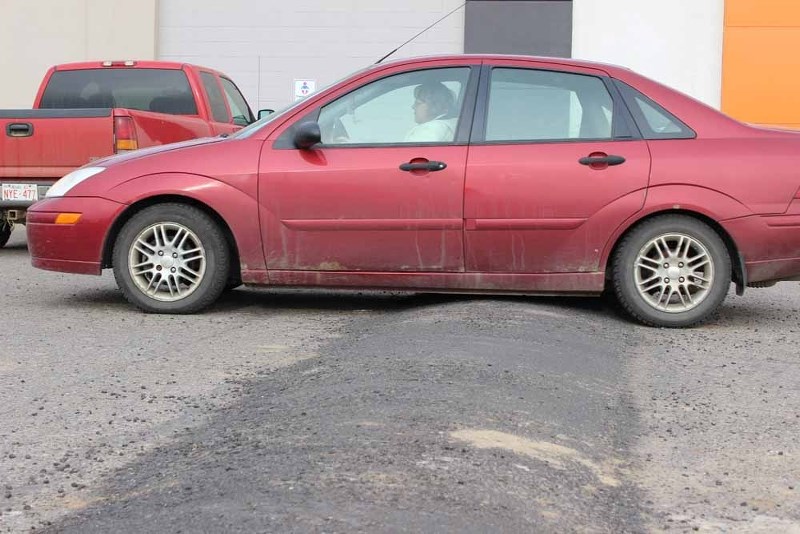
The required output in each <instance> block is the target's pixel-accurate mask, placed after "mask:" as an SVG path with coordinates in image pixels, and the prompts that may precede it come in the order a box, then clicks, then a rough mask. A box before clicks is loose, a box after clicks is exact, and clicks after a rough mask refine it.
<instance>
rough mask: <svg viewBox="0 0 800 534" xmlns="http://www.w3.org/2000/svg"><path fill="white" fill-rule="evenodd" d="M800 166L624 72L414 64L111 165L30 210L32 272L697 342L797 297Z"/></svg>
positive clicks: (157, 289) (550, 65)
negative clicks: (589, 304) (792, 287)
mask: <svg viewBox="0 0 800 534" xmlns="http://www.w3.org/2000/svg"><path fill="white" fill-rule="evenodd" d="M425 95H428V96H425ZM425 98H428V100H427V101H426V100H425ZM422 107H424V108H425V110H427V112H428V116H427V117H426V116H425V113H423V112H420V111H419V110H418V108H422ZM423 111H424V110H423ZM428 119H429V120H428ZM433 136H440V137H439V138H434V137H433ZM798 149H800V135H798V134H797V133H794V132H789V131H777V130H767V129H761V128H756V127H752V126H748V125H745V124H742V123H740V122H737V121H735V120H733V119H731V118H729V117H727V116H725V115H723V114H721V113H719V112H718V111H716V110H714V109H712V108H710V107H708V106H706V105H704V104H702V103H700V102H698V101H696V100H694V99H692V98H690V97H687V96H686V95H683V94H681V93H679V92H677V91H674V90H672V89H670V88H668V87H665V86H663V85H660V84H658V83H656V82H654V81H652V80H649V79H647V78H645V77H642V76H640V75H638V74H636V73H634V72H632V71H630V70H627V69H624V68H619V67H614V66H610V65H603V64H596V63H589V62H580V61H572V60H563V59H550V58H536V57H518V56H477V55H476V56H470V55H463V56H450V57H434V58H417V59H411V60H402V61H397V62H393V63H389V64H385V65H376V66H374V67H372V68H369V69H366V70H364V71H360V72H358V73H356V74H354V75H353V76H351V77H350V78H348V79H346V80H344V81H342V82H339V83H337V84H335V85H333V86H331V87H329V88H327V89H325V90H323V91H321V92H319V93H317V94H315V95H312V96H311V97H309V98H307V99H305V100H303V101H301V102H298V103H295V104H294V105H292V106H290V107H289V108H288V109H286V110H284V111H282V112H279V113H276V114H274V115H272V116H270V117H268V118H266V119H264V120H261V121H259V122H257V123H255V124H253V125H251V126H250V127H248V128H246V129H244V130H242V131H241V132H239V133H237V134H234V135H232V136H230V137H228V138H224V139H223V138H214V139H205V140H199V141H193V142H188V143H184V144H180V145H168V146H165V147H160V148H156V149H151V150H145V151H139V152H135V153H131V154H128V155H124V156H118V157H114V158H110V159H107V160H104V161H99V162H95V163H93V164H92V167H91V168H89V169H88V170H87V169H81V170H79V171H76V172H78V173H81V172H82V173H84V174H89V175H91V176H89V177H85V176H83V175H81V176H77V177H75V176H72V177H70V176H68V177H66V178H64V180H63V181H62V184H61V185H62V187H59V186H58V184H57V186H56V187H54V189H53V190H52V191H51V193H50V194H49V196H48V198H46V199H45V200H43V201H41V202H39V203H37V204H36V205H35V206H34V207H33V208H32V209H31V211H30V212H29V219H28V223H29V229H28V232H29V238H28V239H29V243H30V251H31V255H32V262H33V265H34V266H36V267H39V268H43V269H51V270H57V271H64V272H74V273H84V274H99V273H100V272H101V270H102V269H104V268H112V267H113V268H114V272H115V276H116V278H117V282H118V284H119V285H120V288H121V289H122V291H123V293H124V294H125V296H126V297H127V298H128V300H130V301H131V302H132V303H133V304H135V305H137V306H139V307H140V308H142V309H144V310H146V311H150V312H159V313H190V312H195V311H198V310H200V309H202V308H204V307H206V306H208V305H210V304H211V303H212V302H214V300H215V299H216V298H217V297H218V296H219V295H220V294H221V292H222V291H224V290H225V288H226V287H228V288H229V287H233V286H235V285H237V284H238V283H240V282H243V283H245V284H248V285H268V286H295V287H327V288H392V289H404V290H412V291H431V292H478V293H480V292H486V293H516V294H580V295H596V294H600V293H602V292H603V291H604V290H607V289H608V290H609V291H610V292H611V293H613V294H615V295H616V296H617V298H618V299H619V300H620V302H621V304H622V307H623V308H624V309H625V310H626V311H627V312H628V313H629V314H630V315H631V316H632V317H633V318H635V319H637V320H639V321H641V322H643V323H645V324H651V325H659V326H689V325H692V324H696V323H698V322H701V321H703V320H706V319H707V318H708V317H709V316H710V315H711V314H712V313H713V312H714V311H715V310H716V309H717V308H718V307H719V306H720V304H721V302H722V301H723V299H724V298H725V295H726V294H727V292H728V289H729V287H730V284H731V282H733V283H735V284H736V285H737V287H738V289H739V292H741V291H743V290H744V287H746V286H748V285H750V286H764V285H769V284H772V283H774V282H775V281H779V280H789V279H792V278H794V277H797V276H798V275H800V193H798V189H799V188H800V177H799V176H798V174H797V172H796V169H795V166H794V162H795V160H796V158H797V154H798V152H799V151H798Z"/></svg>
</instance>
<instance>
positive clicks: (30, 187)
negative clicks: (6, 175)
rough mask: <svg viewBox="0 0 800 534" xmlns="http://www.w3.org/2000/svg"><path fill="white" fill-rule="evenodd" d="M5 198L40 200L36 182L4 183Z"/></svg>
mask: <svg viewBox="0 0 800 534" xmlns="http://www.w3.org/2000/svg"><path fill="white" fill-rule="evenodd" d="M3 200H12V201H14V200H18V201H23V202H24V201H27V202H34V201H36V200H39V187H38V186H37V185H36V184H3Z"/></svg>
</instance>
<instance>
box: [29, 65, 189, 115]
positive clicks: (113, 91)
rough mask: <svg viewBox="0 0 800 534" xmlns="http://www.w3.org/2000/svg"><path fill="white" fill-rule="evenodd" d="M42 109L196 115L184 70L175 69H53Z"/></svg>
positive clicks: (43, 96) (42, 102)
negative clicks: (133, 111) (109, 109)
mask: <svg viewBox="0 0 800 534" xmlns="http://www.w3.org/2000/svg"><path fill="white" fill-rule="evenodd" d="M39 107H40V108H42V109H89V108H126V109H137V110H140V111H157V112H160V113H170V114H172V115H197V106H196V105H195V101H194V97H193V96H192V90H191V88H190V86H189V80H188V78H187V77H186V73H185V72H183V71H182V70H175V69H141V68H139V69H108V68H105V69H81V70H65V71H56V72H54V73H53V75H52V76H51V77H50V81H49V82H48V84H47V87H46V88H45V90H44V94H43V95H42V101H41V103H40V105H39Z"/></svg>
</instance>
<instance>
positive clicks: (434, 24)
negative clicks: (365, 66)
mask: <svg viewBox="0 0 800 534" xmlns="http://www.w3.org/2000/svg"><path fill="white" fill-rule="evenodd" d="M465 5H467V3H466V2H464V3H463V4H461V5H460V6H458V7H457V8H455V9H454V10H453V11H451V12H450V13H448V14H447V15H445V16H444V17H442V18H440V19H439V20H437V21H436V22H434V23H433V24H431V25H430V26H428V27H427V28H425V29H424V30H422V31H421V32H419V33H418V34H416V35H415V36H414V37H412V38H411V39H409V40H408V41H406V42H405V43H403V44H401V45H400V46H398V47H397V48H395V49H394V50H392V51H391V52H389V53H388V54H386V55H385V56H383V57H382V58H380V59H379V60H378V61H376V62H375V64H376V65H377V64H378V63H381V62H382V61H383V60H384V59H386V58H388V57H389V56H391V55H392V54H394V53H395V52H397V51H398V50H400V49H401V48H403V47H404V46H405V45H407V44H408V43H410V42H411V41H413V40H414V39H416V38H417V37H419V36H420V35H422V34H423V33H425V32H426V31H428V30H430V29H431V28H433V27H434V26H436V25H437V24H439V23H440V22H442V21H443V20H444V19H446V18H447V17H449V16H450V15H452V14H453V13H455V12H456V11H458V10H459V9H461V8H462V7H464V6H465Z"/></svg>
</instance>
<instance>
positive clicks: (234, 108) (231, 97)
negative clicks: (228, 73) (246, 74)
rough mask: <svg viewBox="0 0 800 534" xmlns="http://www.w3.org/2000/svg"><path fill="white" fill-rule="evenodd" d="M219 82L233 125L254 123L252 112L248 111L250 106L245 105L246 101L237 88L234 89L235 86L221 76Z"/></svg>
mask: <svg viewBox="0 0 800 534" xmlns="http://www.w3.org/2000/svg"><path fill="white" fill-rule="evenodd" d="M220 82H222V89H223V90H224V91H225V98H227V100H228V107H230V108H231V115H233V123H234V124H238V125H239V126H247V125H248V124H251V123H253V122H255V117H253V112H252V111H250V106H248V105H247V101H246V100H245V99H244V96H242V93H241V91H239V88H238V87H236V84H234V83H233V82H232V81H230V80H229V79H227V78H225V77H222V76H221V77H220Z"/></svg>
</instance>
